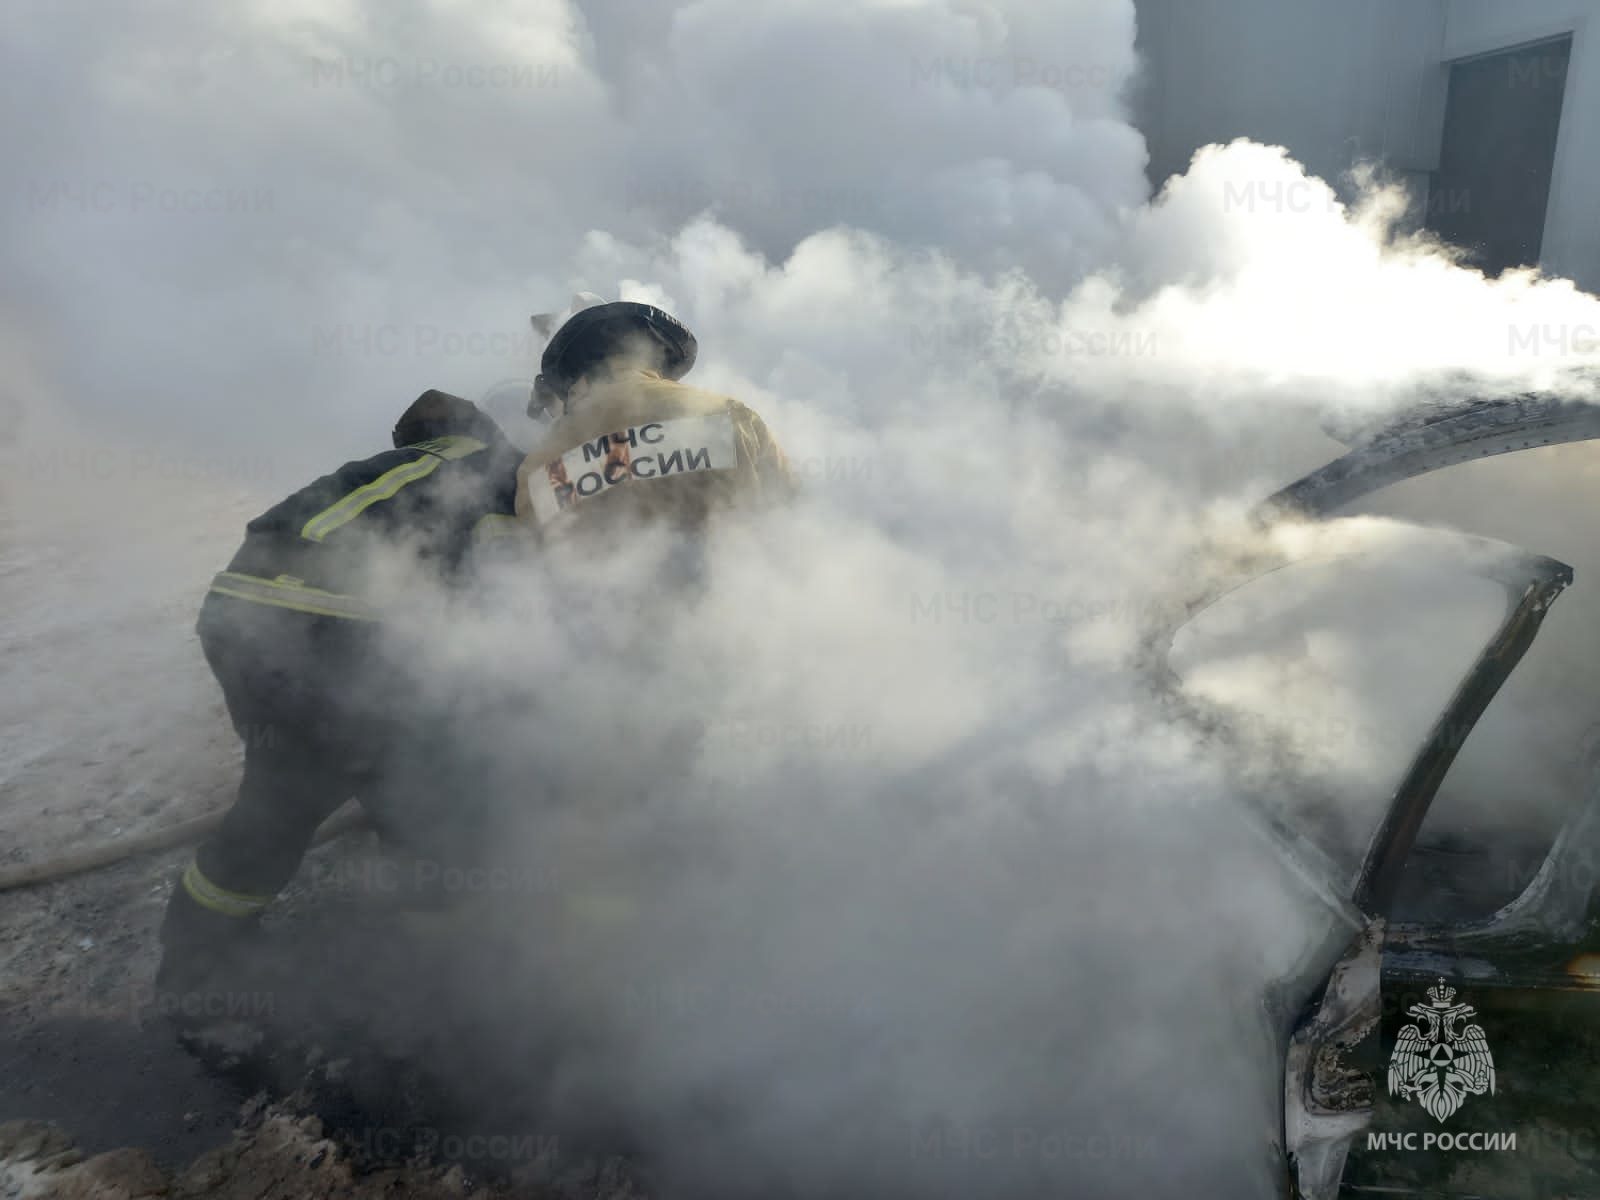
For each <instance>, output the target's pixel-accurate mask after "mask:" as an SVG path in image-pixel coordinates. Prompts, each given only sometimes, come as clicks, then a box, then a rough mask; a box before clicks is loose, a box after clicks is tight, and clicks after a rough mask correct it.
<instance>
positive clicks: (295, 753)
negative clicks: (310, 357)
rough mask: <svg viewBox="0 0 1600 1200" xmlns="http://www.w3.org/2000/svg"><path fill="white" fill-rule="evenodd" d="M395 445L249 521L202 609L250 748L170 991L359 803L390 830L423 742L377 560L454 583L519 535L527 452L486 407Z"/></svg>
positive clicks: (194, 894)
mask: <svg viewBox="0 0 1600 1200" xmlns="http://www.w3.org/2000/svg"><path fill="white" fill-rule="evenodd" d="M393 442H394V446H395V448H394V449H393V450H388V451H385V452H384V453H381V454H377V455H374V456H373V457H371V458H369V459H366V460H364V461H357V462H349V463H346V464H345V465H344V466H342V467H340V468H339V469H338V470H337V471H335V472H333V473H332V474H330V475H325V476H323V477H322V478H320V479H318V480H316V481H315V482H313V483H312V484H310V485H309V486H307V487H305V488H303V489H301V490H300V491H298V492H296V493H294V494H293V495H292V496H289V497H288V498H287V499H285V500H283V501H282V502H281V503H279V504H278V505H276V506H275V507H273V508H271V509H269V510H268V511H267V512H265V513H263V514H262V515H261V516H259V517H257V518H256V519H255V520H253V521H251V522H250V524H249V525H248V526H247V532H246V535H245V540H244V544H243V545H242V546H241V547H240V548H239V551H238V553H237V554H235V555H234V557H233V560H232V561H231V562H230V563H229V564H228V566H227V568H226V569H225V570H223V571H222V572H221V573H219V574H218V575H217V576H216V577H215V579H213V580H212V583H211V587H210V591H209V592H208V594H207V595H206V598H205V601H204V603H203V604H202V606H201V610H200V617H199V621H198V624H197V627H196V628H197V632H198V633H199V636H200V643H201V647H202V649H203V650H204V652H205V656H206V660H207V662H208V663H209V665H210V667H211V669H212V672H213V673H214V674H215V676H216V678H217V681H218V683H219V684H220V685H221V687H222V691H223V696H224V698H225V700H226V702H227V706H228V713H229V716H230V718H231V719H232V721H233V724H234V727H235V729H236V730H237V732H238V734H239V736H240V738H241V740H242V741H243V743H244V754H245V761H244V774H243V778H242V780H241V782H240V784H239V790H238V797H237V799H236V801H235V803H234V805H233V807H232V808H231V809H230V810H229V811H228V813H227V815H226V817H225V818H224V819H223V822H222V825H221V827H220V828H219V829H218V831H217V832H216V834H215V835H214V836H212V837H211V838H210V839H209V840H208V841H206V842H205V843H204V844H203V845H201V847H200V848H199V851H198V853H197V854H196V855H195V858H194V860H193V861H192V862H191V863H190V864H189V866H188V868H187V870H185V872H184V874H183V877H182V880H181V881H180V882H179V884H178V885H177V887H176V888H175V889H174V892H173V895H172V898H171V900H170V901H169V903H168V906H167V912H166V917H165V920H164V922H163V925H162V931H161V938H162V945H163V956H162V966H161V971H160V975H159V976H158V982H159V984H160V986H161V987H162V988H164V989H166V990H169V991H178V992H183V991H189V990H191V989H192V988H195V987H198V986H203V984H204V982H205V981H207V980H209V979H211V978H212V976H213V972H215V971H216V970H217V969H218V968H220V967H222V966H225V965H226V964H227V963H228V961H229V959H230V958H231V957H232V956H233V954H234V952H235V951H236V950H237V949H238V948H239V947H240V946H241V945H243V944H245V943H246V942H247V941H248V940H249V935H250V934H251V933H252V932H253V930H254V927H255V924H256V918H257V916H258V915H259V914H260V913H261V912H262V910H263V909H265V908H266V907H267V905H268V904H269V903H270V902H271V901H272V899H273V898H274V896H275V895H276V894H277V893H278V891H279V890H281V889H282V888H283V887H284V885H285V884H286V883H288V881H289V879H290V878H291V877H292V876H293V874H294V872H295V870H296V868H297V867H298V866H299V864H300V860H301V858H302V857H303V855H304V854H305V851H306V849H307V847H308V846H309V845H310V843H311V839H312V837H313V835H314V834H315V832H316V829H317V827H318V825H320V824H321V823H322V821H323V820H324V819H325V818H327V817H328V816H329V815H330V814H331V813H332V812H333V811H334V810H335V809H336V808H338V807H339V806H340V805H341V804H342V803H343V802H344V801H345V800H347V799H349V798H351V797H352V796H354V797H356V798H358V799H359V800H361V801H362V802H363V804H364V806H366V807H367V808H368V811H369V813H370V814H371V815H372V817H373V819H374V822H375V823H376V824H377V825H378V827H379V829H380V831H383V830H384V820H383V811H382V792H383V788H384V771H385V766H386V760H388V759H389V758H390V750H391V748H392V747H394V746H395V745H396V744H397V740H402V739H405V738H406V737H408V736H409V734H408V725H407V713H406V712H405V710H404V698H405V696H406V695H407V694H408V691H409V689H408V688H407V685H406V681H405V680H404V679H403V678H400V677H399V676H398V673H399V670H400V668H399V667H398V666H396V665H394V664H392V663H390V664H385V662H384V657H385V656H383V655H380V654H378V653H376V639H377V637H378V633H379V628H380V624H379V617H380V612H381V603H378V602H375V598H374V597H371V596H366V595H362V594H361V591H362V581H361V580H362V564H363V560H364V554H365V552H366V551H367V550H369V549H370V548H371V547H372V546H373V545H374V543H381V544H383V545H386V546H395V545H400V546H403V547H404V548H405V550H406V552H407V553H410V554H415V555H416V556H417V557H418V559H419V560H420V561H421V563H422V565H423V566H424V567H425V568H426V569H427V570H428V572H429V573H430V575H432V576H435V577H438V578H440V579H442V580H445V581H449V580H451V579H452V578H455V577H458V576H459V575H460V573H461V572H463V571H465V570H466V569H468V558H469V553H470V551H471V549H472V548H473V546H474V545H475V543H477V542H479V541H481V540H483V539H485V538H491V537H495V536H498V535H500V534H502V533H504V532H507V531H511V530H514V529H516V522H515V517H514V512H515V481H516V469H517V465H518V463H519V462H520V460H521V458H522V455H521V452H520V451H518V450H517V449H516V448H515V447H513V446H512V444H511V443H510V442H509V441H508V440H507V439H506V437H505V435H504V434H503V433H502V432H501V430H500V428H499V427H498V426H497V425H496V424H495V423H494V421H493V420H491V419H490V418H489V417H487V416H486V415H484V414H483V413H482V412H480V411H479V410H478V409H477V408H476V406H474V405H472V404H471V403H469V402H468V401H466V400H463V399H461V398H459V397H456V396H451V395H447V394H446V393H443V392H437V391H429V392H426V393H424V394H423V395H422V396H421V397H420V398H419V399H418V400H417V401H416V402H415V403H414V404H412V405H411V407H410V408H409V409H407V411H406V412H405V414H404V415H403V416H402V417H401V419H400V421H399V423H398V424H397V425H396V426H395V429H394V433H393Z"/></svg>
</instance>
